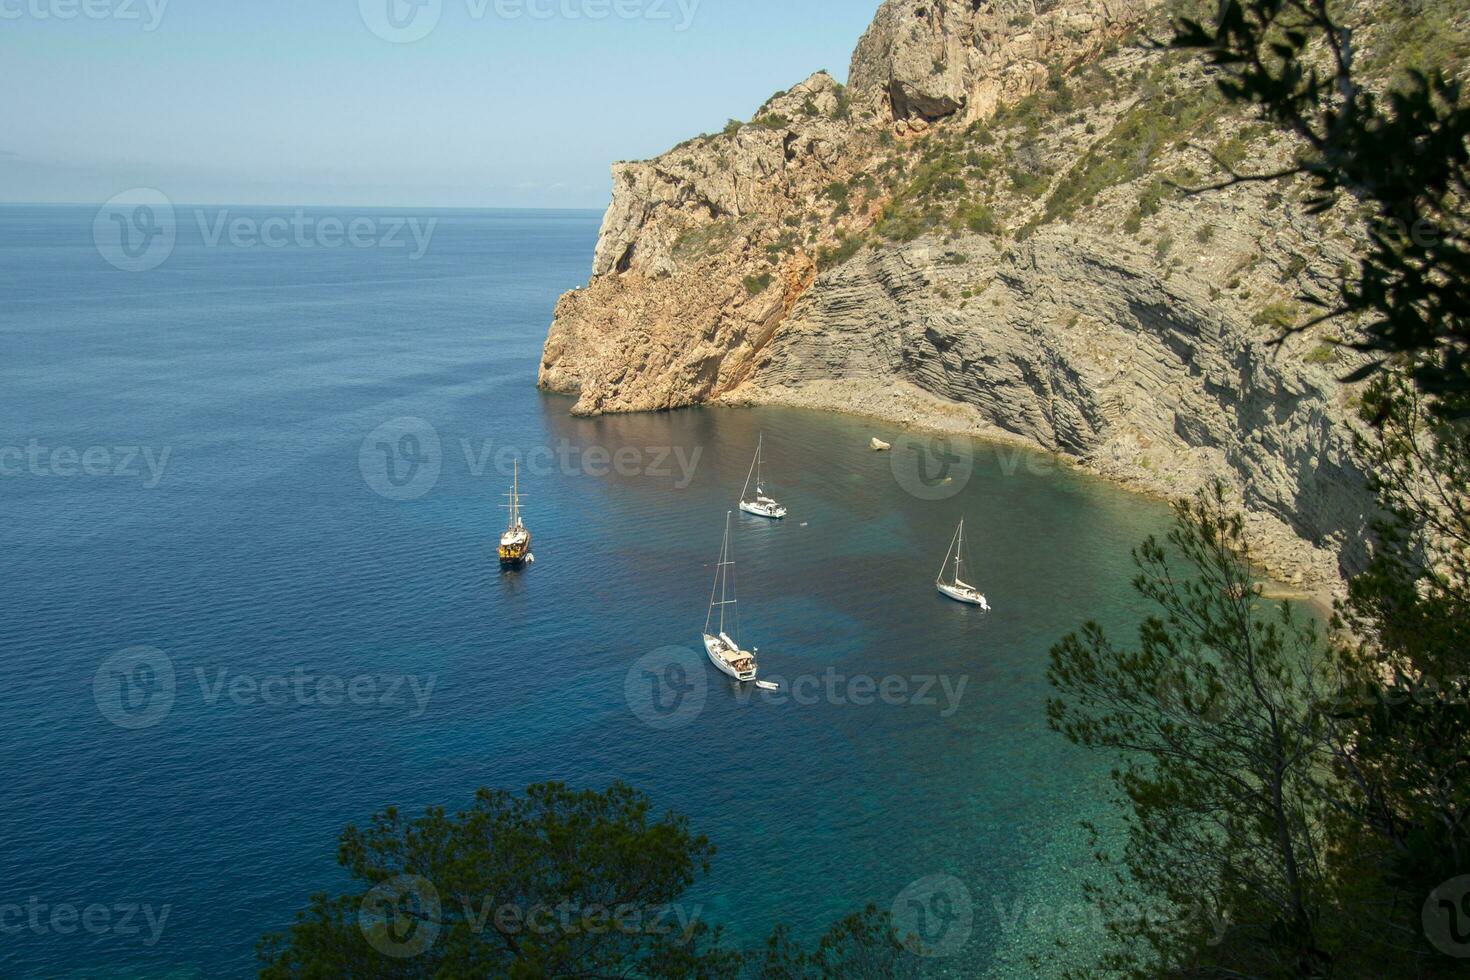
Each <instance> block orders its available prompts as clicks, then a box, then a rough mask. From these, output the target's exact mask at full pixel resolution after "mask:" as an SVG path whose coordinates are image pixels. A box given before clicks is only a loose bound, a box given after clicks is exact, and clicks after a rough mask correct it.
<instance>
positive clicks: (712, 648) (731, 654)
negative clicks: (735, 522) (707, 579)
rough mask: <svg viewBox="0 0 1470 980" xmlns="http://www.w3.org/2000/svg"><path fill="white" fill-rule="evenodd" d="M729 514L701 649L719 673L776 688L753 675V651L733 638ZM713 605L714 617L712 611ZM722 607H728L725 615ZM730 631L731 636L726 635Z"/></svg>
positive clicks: (736, 624) (735, 608) (736, 621)
mask: <svg viewBox="0 0 1470 980" xmlns="http://www.w3.org/2000/svg"><path fill="white" fill-rule="evenodd" d="M731 516H732V515H731V514H730V513H726V514H725V540H724V543H723V544H722V545H720V563H719V564H718V565H716V566H715V582H714V585H713V586H712V587H711V588H710V593H709V614H708V615H707V616H705V618H704V651H705V653H707V654H709V659H710V663H712V664H714V665H715V667H716V669H718V670H719V671H720V672H721V673H722V674H728V675H729V676H730V677H732V678H734V679H735V680H737V681H740V682H741V683H746V684H755V685H756V686H757V687H760V688H762V689H764V690H777V689H778V685H776V684H772V683H770V682H768V681H760V680H757V679H756V673H757V670H758V665H757V663H756V656H755V655H756V653H757V651H754V650H749V651H747V650H742V649H741V648H740V643H739V641H738V639H736V638H737V637H739V636H740V610H739V604H738V600H737V598H736V595H735V583H734V580H733V579H732V578H731V574H732V571H733V569H734V568H735V556H734V554H733V553H732V551H731V550H730V518H731ZM717 609H718V610H719V616H718V618H717V617H716V615H715V610H717ZM726 610H729V611H730V614H729V615H728V616H727V614H726ZM727 623H728V624H729V628H728V630H727V628H726V626H727ZM732 632H733V633H734V636H733V637H732V636H731V635H730V634H731V633H732Z"/></svg>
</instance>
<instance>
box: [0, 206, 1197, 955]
mask: <svg viewBox="0 0 1470 980" xmlns="http://www.w3.org/2000/svg"><path fill="white" fill-rule="evenodd" d="M598 223H599V215H597V214H594V213H590V212H580V211H493V210H478V211H468V210H466V211H443V210H420V211H404V210H375V209H362V210H357V211H353V210H351V209H312V208H306V209H296V208H259V207H231V206H223V205H209V206H192V205H189V206H186V205H176V204H173V203H172V202H168V201H167V200H166V199H162V198H161V195H157V194H156V193H152V192H139V193H135V194H132V195H123V196H122V197H121V198H120V199H115V200H114V201H113V202H109V204H107V205H104V206H103V207H101V208H100V209H99V208H98V207H95V206H72V205H68V206H5V207H3V208H0V351H3V354H0V569H3V571H0V580H3V583H4V584H3V587H0V664H3V669H4V676H5V682H4V683H3V684H0V840H3V842H4V847H3V848H0V976H4V977H7V978H42V977H44V978H56V977H77V978H81V977H86V978H95V977H126V978H138V977H168V978H191V977H246V976H252V975H253V974H254V973H255V971H256V970H257V969H258V965H259V964H258V962H257V959H256V944H257V942H258V941H259V940H260V938H261V937H262V936H263V935H265V934H268V933H271V932H275V931H279V930H282V929H284V928H286V927H288V926H289V925H290V924H291V922H292V921H293V918H294V916H295V914H296V913H297V911H298V910H301V909H304V908H306V907H307V905H308V902H309V899H310V896H311V895H312V894H313V893H314V892H329V893H334V894H336V893H342V892H346V891H348V890H351V889H352V888H353V887H355V886H354V884H353V883H352V882H351V881H350V880H349V879H348V878H347V876H346V875H345V873H344V872H343V871H342V869H341V868H340V867H339V866H338V864H337V861H336V841H337V837H338V835H339V833H340V832H341V830H342V828H343V827H344V826H346V825H347V824H349V823H358V824H361V823H362V822H363V821H365V820H367V819H369V818H370V817H371V816H372V815H373V814H374V813H376V812H378V811H380V810H381V809H383V808H385V807H388V806H397V807H399V808H401V809H402V810H403V811H405V812H408V813H417V812H419V811H421V810H422V809H423V808H425V807H428V806H434V805H439V806H444V807H446V808H448V809H450V810H451V811H452V810H454V809H456V808H459V807H463V806H466V805H468V804H469V803H470V802H471V801H472V799H473V797H474V794H475V792H476V790H477V789H479V788H481V787H487V788H492V789H506V790H511V791H517V790H521V789H524V788H525V787H527V786H529V785H531V784H535V783H540V782H545V781H553V780H554V781H561V782H564V783H567V784H569V785H571V786H573V787H578V788H584V787H590V788H601V787H605V786H607V785H608V784H609V783H610V782H612V781H613V780H622V781H625V782H627V783H629V784H631V785H632V786H634V787H636V788H638V789H639V790H641V791H643V792H644V793H646V794H647V795H648V796H649V798H650V799H651V800H652V801H653V804H654V806H655V807H656V808H657V809H658V811H660V812H662V811H673V812H676V813H679V814H683V815H685V816H687V817H688V819H689V821H690V825H691V827H692V829H693V830H695V831H696V832H698V833H702V834H705V835H707V836H708V838H709V839H710V841H711V842H712V843H713V844H714V845H715V847H716V848H717V851H716V854H715V857H714V859H713V862H712V866H711V868H710V870H709V873H708V875H706V876H704V877H702V878H701V879H700V881H699V882H698V883H697V884H696V885H695V886H694V888H692V889H691V890H690V892H689V893H688V894H687V895H686V896H684V899H683V900H682V905H683V906H684V908H683V910H682V911H683V914H685V915H686V916H694V917H697V918H698V920H699V921H703V922H706V923H708V924H710V925H719V926H723V927H724V935H725V937H726V940H727V941H728V942H729V943H731V944H734V945H740V946H752V947H753V946H757V945H759V944H761V943H762V942H763V941H764V938H765V937H766V936H767V935H769V933H770V931H771V930H772V928H774V927H775V926H776V925H777V924H785V925H787V926H788V927H789V928H790V929H791V930H792V931H793V933H794V934H795V935H796V936H797V937H798V938H799V939H801V940H803V941H806V942H812V941H814V940H815V939H816V938H817V937H818V936H820V935H821V934H822V932H823V931H824V930H825V929H826V928H827V927H828V926H829V925H830V924H831V923H832V922H834V921H835V920H837V919H839V918H840V917H842V916H844V915H846V914H847V913H849V912H853V911H857V910H859V909H862V908H863V907H865V906H867V905H869V904H873V905H876V906H877V907H878V908H880V909H886V910H892V911H893V912H894V913H895V915H897V916H898V917H899V921H901V922H903V923H905V924H907V926H909V927H910V928H911V929H912V931H913V933H914V934H915V935H919V936H920V937H921V939H922V941H921V942H919V943H917V944H916V949H917V950H918V952H917V953H916V954H915V955H920V954H922V955H921V960H922V965H923V967H924V968H925V970H926V971H927V972H929V973H931V974H933V975H946V976H965V977H970V976H995V977H1008V976H1017V975H1025V974H1027V973H1029V972H1030V968H1031V965H1032V964H1034V963H1035V962H1036V961H1033V960H1031V959H1029V958H1032V957H1038V956H1039V957H1040V961H1039V962H1040V972H1041V975H1047V973H1048V972H1049V971H1053V970H1055V969H1056V968H1058V966H1059V964H1060V963H1062V962H1064V961H1065V960H1066V956H1068V955H1072V954H1062V953H1058V952H1057V951H1058V949H1059V948H1061V947H1059V945H1058V944H1059V943H1061V944H1062V946H1063V947H1065V948H1067V949H1071V950H1073V951H1074V952H1076V951H1080V953H1078V954H1077V955H1086V954H1087V953H1090V952H1094V951H1095V950H1096V949H1098V948H1100V947H1101V945H1102V943H1103V935H1102V928H1103V925H1104V923H1103V922H1102V920H1101V916H1100V914H1097V913H1096V912H1095V910H1090V909H1089V907H1088V905H1087V900H1086V898H1085V896H1084V895H1083V892H1082V887H1083V884H1084V883H1085V882H1086V881H1088V880H1090V879H1091V878H1093V877H1095V875H1096V871H1095V868H1094V864H1093V861H1092V857H1091V855H1092V851H1091V848H1090V846H1089V841H1088V836H1087V833H1086V832H1085V831H1084V830H1083V829H1082V826H1081V825H1082V823H1083V822H1084V821H1089V820H1091V821H1095V822H1098V823H1099V824H1100V825H1101V826H1102V828H1103V832H1104V833H1105V834H1106V833H1108V832H1109V830H1108V828H1109V827H1115V826H1116V818H1115V815H1116V813H1117V810H1116V806H1115V804H1114V803H1113V802H1112V801H1111V791H1110V788H1109V783H1108V778H1107V772H1108V769H1109V766H1110V764H1111V761H1112V760H1109V759H1105V758H1100V757H1098V756H1096V755H1094V754H1091V753H1088V752H1085V751H1083V750H1080V749H1078V748H1076V747H1074V746H1071V745H1069V744H1068V743H1067V742H1066V741H1065V740H1064V739H1063V738H1062V737H1061V736H1059V735H1058V734H1056V733H1054V732H1052V731H1050V730H1049V729H1048V726H1047V722H1046V703H1047V699H1048V697H1049V696H1050V688H1049V686H1048V683H1047V680H1046V669H1047V664H1048V652H1049V650H1050V648H1051V647H1052V645H1053V644H1054V643H1056V642H1057V641H1058V640H1059V639H1060V638H1061V637H1063V636H1064V635H1065V634H1067V633H1068V632H1069V631H1072V630H1076V629H1078V628H1079V627H1080V626H1081V625H1082V624H1083V623H1084V622H1087V621H1096V622H1098V623H1100V624H1102V625H1103V626H1104V627H1106V628H1107V629H1109V630H1110V631H1111V632H1113V633H1114V634H1117V635H1119V636H1120V637H1124V638H1126V637H1127V636H1128V635H1129V634H1130V633H1131V631H1132V630H1133V629H1134V628H1135V627H1136V624H1137V623H1138V621H1139V620H1140V618H1141V617H1142V616H1143V614H1144V613H1145V612H1146V610H1145V609H1144V608H1143V607H1142V605H1141V604H1140V600H1139V599H1138V598H1137V597H1136V596H1135V595H1134V594H1133V592H1132V590H1131V588H1130V584H1129V583H1130V579H1131V577H1132V572H1133V569H1132V565H1131V562H1130V549H1131V548H1133V547H1134V546H1135V545H1137V544H1138V543H1139V542H1140V541H1141V540H1143V539H1144V538H1145V537H1147V536H1148V535H1150V534H1157V533H1160V532H1161V531H1163V530H1165V529H1166V528H1167V525H1168V521H1169V514H1168V509H1167V507H1165V506H1164V505H1163V504H1161V503H1160V502H1158V501H1154V500H1149V499H1145V498H1141V497H1138V496H1134V495H1130V494H1128V493H1125V492H1123V491H1121V490H1119V489H1117V488H1115V487H1113V486H1111V485H1109V484H1107V483H1105V482H1102V481H1100V480H1098V479H1094V478H1092V477H1090V476H1088V475H1086V474H1083V473H1080V472H1077V471H1076V470H1074V469H1071V468H1068V467H1066V466H1064V465H1062V464H1060V463H1059V462H1057V461H1055V460H1053V459H1051V458H1050V457H1047V456H1044V455H1040V454H1036V453H1031V452H1028V451H1025V450H1020V449H1015V448H1012V447H1009V446H998V445H991V444H986V443H979V442H974V443H972V442H970V441H968V440H955V439H936V438H933V437H930V436H927V435H924V434H922V433H915V432H906V431H904V430H902V429H899V428H896V427H895V426H892V425H890V424H887V423H883V422H878V421H872V420H864V419H857V418H849V417H841V416H834V415H828V414H821V413H814V412H809V411H798V410H788V409H776V408H757V409H745V410H741V409H726V408H692V409H687V410H681V411H674V412H666V413H659V414H640V415H626V416H613V417H605V418H578V417H574V416H573V415H572V414H571V409H572V405H573V400H572V399H570V398H567V397H564V396H560V395H552V394H546V393H543V392H541V391H539V390H538V389H537V387H536V373H537V366H538V362H539V357H540V353H541V347H542V343H543V341H544V339H545V336H546V330H547V327H548V325H549V323H550V321H551V317H552V310H553V306H554V304H555V302H556V300H557V298H558V296H559V295H560V294H561V293H563V292H564V291H566V290H568V289H571V288H575V287H577V286H579V285H581V284H582V283H584V282H585V281H586V278H587V276H588V274H589V271H590V265H591V257H592V250H593V246H594V243H595V241H596V236H597V231H598ZM761 436H763V437H764V462H763V475H764V477H765V482H766V489H767V490H768V491H769V492H770V493H771V494H772V495H774V496H775V497H777V498H778V499H779V500H780V501H781V502H782V503H784V504H785V505H786V506H787V507H788V508H789V511H790V514H789V516H788V517H787V518H786V520H784V521H780V522H773V521H766V520H762V519H759V518H754V517H750V516H746V515H742V514H740V513H739V512H738V511H736V512H735V513H733V514H732V513H731V511H733V510H734V509H735V505H736V502H737V499H738V497H739V495H740V493H741V488H742V486H743V485H744V484H745V482H746V479H747V476H748V474H749V472H750V466H751V462H752V459H753V455H754V451H755V446H756V442H757V439H758V437H761ZM874 437H878V438H880V439H882V440H884V441H886V442H888V443H890V444H891V445H893V447H894V448H893V450H892V451H890V452H887V453H880V452H875V451H873V449H871V448H870V440H871V439H873V438H874ZM513 472H514V473H515V474H516V475H517V476H518V479H519V487H520V490H521V492H522V494H523V495H524V515H525V520H526V523H527V525H528V527H529V528H530V530H531V531H532V533H533V535H534V543H533V549H532V550H533V553H534V556H535V561H534V563H533V564H530V565H528V566H527V567H525V568H523V569H520V570H516V571H503V570H502V569H501V568H500V566H499V563H498V561H497V555H496V545H497V542H498V538H499V535H500V534H501V532H502V531H503V530H504V528H505V523H506V516H505V513H504V511H502V510H501V509H500V506H501V505H502V504H503V503H504V502H505V498H504V496H503V495H504V494H506V493H507V492H508V491H509V489H510V484H511V481H512V477H513ZM962 518H963V519H964V520H965V522H966V524H965V528H966V533H965V544H966V552H967V555H966V557H967V559H968V561H967V563H966V565H965V568H964V574H965V578H966V579H967V580H968V581H971V582H973V583H974V584H975V585H977V586H978V587H979V588H981V589H982V590H983V591H984V592H985V593H986V595H987V597H988V599H989V602H990V605H991V607H992V608H991V610H990V612H989V613H985V612H983V611H981V610H979V609H977V608H975V607H969V606H963V605H960V604H958V603H955V602H953V601H950V600H947V599H945V598H943V597H941V596H940V595H939V594H938V593H937V592H936V590H935V588H934V583H935V579H936V576H937V575H938V574H939V573H940V571H941V565H942V564H943V562H944V560H945V556H946V547H947V546H948V545H950V544H951V542H952V541H953V539H954V536H955V530H956V527H957V525H958V523H959V522H960V520H961V519H962ZM727 521H728V526H729V528H730V541H731V548H732V552H733V560H734V561H735V563H736V564H735V569H734V582H735V586H736V595H737V596H738V606H734V607H727V609H728V612H729V615H730V620H729V625H731V626H733V625H734V624H735V619H734V617H735V616H736V615H737V614H738V617H739V630H740V634H741V635H740V637H739V639H740V640H741V642H742V643H743V644H744V645H746V646H747V647H755V648H757V649H758V656H759V660H760V666H761V672H762V675H763V676H764V677H766V678H768V679H772V680H775V681H777V682H778V683H780V684H781V686H782V690H781V692H779V693H776V694H773V693H770V692H755V691H752V690H751V689H749V688H748V687H747V688H741V687H739V686H737V685H735V684H734V683H733V682H731V681H729V680H728V679H727V678H725V677H724V676H723V675H720V674H717V673H716V672H715V671H714V670H713V668H712V667H711V666H710V665H709V663H708V661H707V660H705V659H704V655H703V649H702V646H701V635H702V633H703V631H704V629H705V625H706V619H707V614H708V613H709V610H710V591H711V586H712V582H713V579H714V572H715V565H716V563H717V561H718V556H719V553H720V548H721V543H722V540H723V537H724V534H725V528H726V526H727Z"/></svg>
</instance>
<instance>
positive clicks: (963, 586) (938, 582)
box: [934, 518, 990, 612]
mask: <svg viewBox="0 0 1470 980" xmlns="http://www.w3.org/2000/svg"><path fill="white" fill-rule="evenodd" d="M951 556H953V560H954V575H953V576H952V577H950V578H946V577H945V576H946V574H947V573H948V572H949V567H950V559H951ZM964 575H965V522H964V519H963V518H962V519H961V520H960V528H959V530H958V531H956V532H955V535H954V540H952V541H950V543H949V550H948V551H946V552H945V553H944V564H943V565H941V566H939V577H938V578H937V579H935V580H934V587H935V588H937V589H938V590H939V591H940V593H941V594H943V595H946V596H949V597H950V598H951V599H953V600H954V601H956V602H963V603H965V604H966V605H970V606H979V607H980V608H981V609H983V610H985V611H986V612H990V602H989V601H988V600H987V599H986V598H985V596H984V595H982V594H981V592H980V590H979V589H977V588H975V586H973V585H971V584H969V583H968V582H966V581H965V578H964Z"/></svg>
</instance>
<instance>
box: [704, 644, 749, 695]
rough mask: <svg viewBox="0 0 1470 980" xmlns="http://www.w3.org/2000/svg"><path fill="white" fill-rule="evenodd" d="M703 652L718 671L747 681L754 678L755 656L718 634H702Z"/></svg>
mask: <svg viewBox="0 0 1470 980" xmlns="http://www.w3.org/2000/svg"><path fill="white" fill-rule="evenodd" d="M704 652H705V653H707V654H709V660H710V663H712V664H714V665H715V667H716V669H718V670H719V671H720V673H722V674H725V675H727V676H729V677H731V678H733V679H735V680H737V681H741V682H745V683H748V682H750V681H753V680H755V679H756V665H755V657H754V656H753V655H752V654H749V653H746V652H744V651H743V650H740V649H739V648H737V647H734V646H731V645H730V644H729V643H727V642H725V640H724V639H722V638H721V637H718V636H710V635H709V634H708V633H706V634H705V635H704Z"/></svg>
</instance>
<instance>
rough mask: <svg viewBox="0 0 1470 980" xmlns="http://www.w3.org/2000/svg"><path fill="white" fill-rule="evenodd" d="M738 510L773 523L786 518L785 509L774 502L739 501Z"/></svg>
mask: <svg viewBox="0 0 1470 980" xmlns="http://www.w3.org/2000/svg"><path fill="white" fill-rule="evenodd" d="M740 509H741V510H742V511H744V512H745V513H747V514H752V515H754V516H756V517H765V518H768V519H770V520H773V521H779V520H784V519H785V517H786V508H785V507H782V506H781V505H780V504H778V503H775V502H771V503H766V502H764V501H760V500H756V501H750V500H742V501H740Z"/></svg>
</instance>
